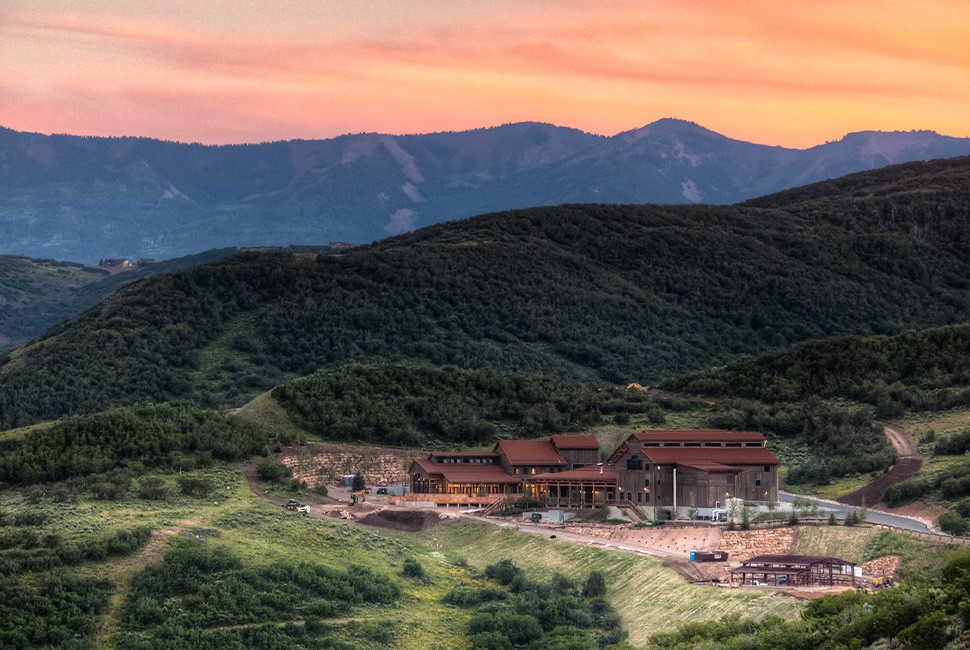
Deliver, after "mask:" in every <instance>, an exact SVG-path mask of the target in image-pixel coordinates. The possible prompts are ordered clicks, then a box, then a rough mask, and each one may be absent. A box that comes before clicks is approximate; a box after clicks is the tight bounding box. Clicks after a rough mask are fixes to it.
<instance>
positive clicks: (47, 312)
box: [0, 255, 108, 350]
mask: <svg viewBox="0 0 970 650" xmlns="http://www.w3.org/2000/svg"><path fill="white" fill-rule="evenodd" d="M107 275H108V272H107V271H103V270H101V269H97V268H94V267H90V266H84V265H82V264H71V263H69V262H55V261H53V260H34V259H30V258H29V257H16V256H12V255H0V350H4V349H8V348H12V347H14V346H15V345H19V344H21V343H23V342H25V341H27V340H28V339H30V338H31V337H32V336H36V335H37V334H40V333H41V332H43V331H44V330H46V329H47V328H49V327H50V326H52V325H54V324H56V323H58V322H59V321H61V320H63V319H64V318H67V317H68V316H73V315H74V314H76V313H78V312H77V311H73V312H72V311H70V309H71V305H72V304H73V302H74V300H75V297H76V296H77V292H78V291H79V290H80V289H81V287H84V286H86V285H91V284H95V283H98V282H101V281H103V280H104V279H105V278H106V277H107ZM91 304H94V303H91ZM89 306H90V305H89ZM65 312H67V313H65Z"/></svg>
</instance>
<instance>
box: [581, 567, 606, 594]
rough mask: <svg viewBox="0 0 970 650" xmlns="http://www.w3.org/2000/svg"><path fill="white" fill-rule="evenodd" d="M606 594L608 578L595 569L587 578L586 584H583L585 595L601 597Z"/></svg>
mask: <svg viewBox="0 0 970 650" xmlns="http://www.w3.org/2000/svg"><path fill="white" fill-rule="evenodd" d="M604 595H606V580H605V579H604V578H603V574H602V573H600V572H599V571H593V572H592V573H590V574H589V577H588V578H586V584H585V585H583V597H584V598H599V597H600V596H604Z"/></svg>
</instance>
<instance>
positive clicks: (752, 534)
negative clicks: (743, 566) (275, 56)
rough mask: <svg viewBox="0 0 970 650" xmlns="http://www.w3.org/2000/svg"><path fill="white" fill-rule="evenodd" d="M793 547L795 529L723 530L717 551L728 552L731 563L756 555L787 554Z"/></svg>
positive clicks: (788, 527)
mask: <svg viewBox="0 0 970 650" xmlns="http://www.w3.org/2000/svg"><path fill="white" fill-rule="evenodd" d="M794 547H795V529H794V528H793V527H790V526H787V527H785V528H769V529H763V530H725V531H724V533H723V534H722V535H721V542H720V544H719V545H718V547H717V550H719V551H727V552H728V553H730V561H731V563H732V564H733V563H735V562H737V563H740V562H744V561H745V560H748V559H750V558H753V557H755V556H757V555H789V554H790V553H791V552H792V549H793V548H794Z"/></svg>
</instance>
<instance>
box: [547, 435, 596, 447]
mask: <svg viewBox="0 0 970 650" xmlns="http://www.w3.org/2000/svg"><path fill="white" fill-rule="evenodd" d="M552 444H553V445H555V446H556V448H557V449H599V448H600V441H599V440H597V439H596V437H595V436H553V437H552Z"/></svg>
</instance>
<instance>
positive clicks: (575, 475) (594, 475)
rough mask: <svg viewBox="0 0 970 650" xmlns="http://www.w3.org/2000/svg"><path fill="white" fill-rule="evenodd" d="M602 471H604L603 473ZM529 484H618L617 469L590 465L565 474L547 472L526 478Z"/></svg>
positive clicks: (609, 466) (567, 471) (611, 466)
mask: <svg viewBox="0 0 970 650" xmlns="http://www.w3.org/2000/svg"><path fill="white" fill-rule="evenodd" d="M601 470H602V471H601ZM525 480H526V482H527V483H532V482H533V481H535V482H537V483H555V482H556V481H605V482H607V483H616V467H614V466H613V465H603V466H602V467H600V466H598V465H590V466H588V467H577V468H576V469H570V470H566V471H565V472H546V473H544V474H534V475H532V476H526V477H525Z"/></svg>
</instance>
